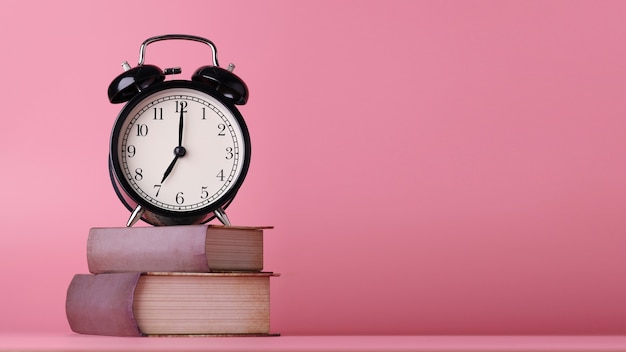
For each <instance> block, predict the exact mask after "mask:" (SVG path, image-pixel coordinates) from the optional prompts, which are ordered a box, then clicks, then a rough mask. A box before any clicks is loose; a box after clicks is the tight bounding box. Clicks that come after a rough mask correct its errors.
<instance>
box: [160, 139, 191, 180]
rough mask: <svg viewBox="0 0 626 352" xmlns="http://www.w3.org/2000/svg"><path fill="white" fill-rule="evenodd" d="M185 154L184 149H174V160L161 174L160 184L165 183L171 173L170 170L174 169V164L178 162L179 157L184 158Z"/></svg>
mask: <svg viewBox="0 0 626 352" xmlns="http://www.w3.org/2000/svg"><path fill="white" fill-rule="evenodd" d="M185 153H187V151H186V150H185V147H176V148H174V160H172V162H171V163H170V165H169V166H168V167H167V169H166V170H165V173H164V174H163V179H162V180H161V183H163V181H165V179H166V178H167V176H169V175H170V174H171V173H172V170H173V169H174V165H176V162H177V161H178V158H180V157H181V156H184V155H185Z"/></svg>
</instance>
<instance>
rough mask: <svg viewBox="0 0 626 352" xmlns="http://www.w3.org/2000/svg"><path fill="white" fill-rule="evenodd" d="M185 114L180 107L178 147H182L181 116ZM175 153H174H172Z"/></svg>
mask: <svg viewBox="0 0 626 352" xmlns="http://www.w3.org/2000/svg"><path fill="white" fill-rule="evenodd" d="M184 113H185V110H184V109H183V107H182V106H181V107H180V117H179V119H178V146H179V147H182V146H183V115H184ZM174 152H176V151H174Z"/></svg>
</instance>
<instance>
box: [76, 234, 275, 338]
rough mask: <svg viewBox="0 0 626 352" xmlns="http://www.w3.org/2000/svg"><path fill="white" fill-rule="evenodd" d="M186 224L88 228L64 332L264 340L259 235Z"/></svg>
mask: <svg viewBox="0 0 626 352" xmlns="http://www.w3.org/2000/svg"><path fill="white" fill-rule="evenodd" d="M269 228H271V227H238V226H217V225H186V226H162V227H119V228H118V227H116V228H104V227H101V228H92V229H90V231H89V237H88V239H87V264H88V268H89V272H90V274H76V275H75V276H74V278H73V279H72V282H71V283H70V285H69V288H68V290H67V297H66V302H65V309H66V314H67V320H68V322H69V325H70V328H71V329H72V331H74V332H77V333H81V334H92V335H110V336H154V335H157V336H159V335H235V336H240V335H255V336H265V335H270V277H272V276H277V275H276V274H274V273H271V272H264V271H263V230H265V229H269Z"/></svg>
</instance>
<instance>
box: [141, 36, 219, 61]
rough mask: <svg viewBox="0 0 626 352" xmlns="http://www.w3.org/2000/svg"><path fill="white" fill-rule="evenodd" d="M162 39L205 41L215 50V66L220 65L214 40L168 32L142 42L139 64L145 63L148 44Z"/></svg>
mask: <svg viewBox="0 0 626 352" xmlns="http://www.w3.org/2000/svg"><path fill="white" fill-rule="evenodd" d="M161 40H192V41H195V42H200V43H204V44H206V45H208V46H210V47H211V51H212V52H213V56H212V57H213V66H218V67H219V64H218V63H217V48H216V47H215V44H213V42H212V41H210V40H208V39H206V38H202V37H198V36H195V35H188V34H166V35H159V36H156V37H150V38H148V39H146V40H144V42H143V43H141V47H139V64H138V65H139V66H141V65H143V62H144V60H145V58H146V47H147V46H148V44H151V43H154V42H158V41H161Z"/></svg>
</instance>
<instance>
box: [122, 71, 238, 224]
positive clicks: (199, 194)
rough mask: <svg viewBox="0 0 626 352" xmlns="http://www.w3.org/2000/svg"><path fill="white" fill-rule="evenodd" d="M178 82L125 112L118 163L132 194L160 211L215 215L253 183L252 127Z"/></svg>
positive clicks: (222, 105) (234, 112)
mask: <svg viewBox="0 0 626 352" xmlns="http://www.w3.org/2000/svg"><path fill="white" fill-rule="evenodd" d="M171 83H173V84H170V85H167V84H165V85H164V87H165V88H163V89H159V90H157V91H154V92H152V93H151V94H149V95H147V96H146V97H145V98H143V99H140V100H138V101H136V103H132V102H131V103H129V105H128V106H127V107H126V108H125V109H124V110H123V111H122V113H121V114H120V118H118V122H117V123H116V126H115V127H114V131H113V136H112V141H111V148H112V150H111V155H112V160H113V165H114V168H115V169H116V170H115V171H116V174H117V177H118V179H119V180H120V183H121V184H122V185H124V187H125V188H126V190H127V191H128V193H129V194H131V195H132V194H133V193H134V197H133V198H135V199H136V200H137V198H140V200H141V203H142V204H144V205H145V206H147V207H149V208H152V209H153V210H156V211H157V212H160V213H165V214H171V213H174V216H175V214H176V213H179V214H180V213H185V214H188V213H193V212H203V211H207V208H208V209H209V211H211V210H213V209H214V208H217V207H219V206H221V205H222V204H223V202H224V201H225V200H228V199H229V198H232V196H234V192H236V191H237V188H238V187H239V186H240V185H241V182H242V181H243V178H244V177H245V173H246V172H247V168H248V164H249V151H250V149H249V148H250V147H249V136H248V132H247V128H246V126H245V124H244V122H243V119H242V118H241V115H239V113H238V112H237V110H236V109H234V108H230V109H229V108H228V107H227V106H226V105H224V104H223V103H222V102H221V101H220V100H218V99H216V98H215V97H213V96H212V95H210V94H207V93H205V92H203V91H201V90H198V89H192V88H189V87H187V85H186V84H176V81H174V82H171ZM186 83H190V82H186Z"/></svg>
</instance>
